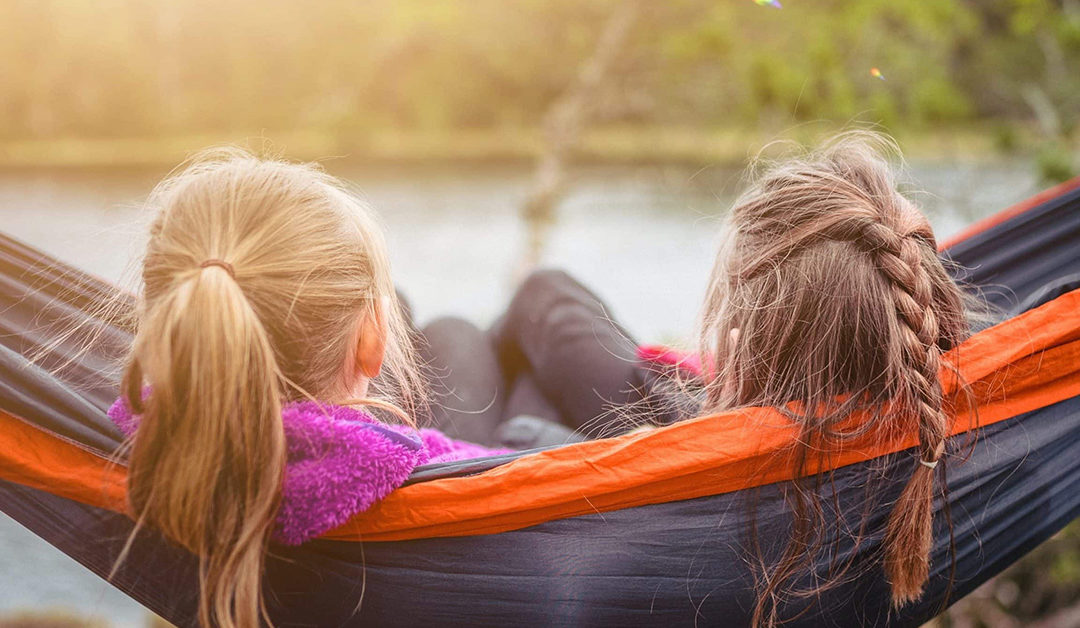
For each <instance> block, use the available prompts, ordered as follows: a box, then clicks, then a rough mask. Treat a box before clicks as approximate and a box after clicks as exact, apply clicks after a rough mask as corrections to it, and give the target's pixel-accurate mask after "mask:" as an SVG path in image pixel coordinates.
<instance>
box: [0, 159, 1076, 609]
mask: <svg viewBox="0 0 1080 628" xmlns="http://www.w3.org/2000/svg"><path fill="white" fill-rule="evenodd" d="M1078 245H1080V179H1076V180H1073V181H1071V182H1069V183H1066V184H1064V185H1062V186H1059V187H1058V188H1055V189H1053V190H1050V191H1048V192H1046V193H1044V194H1042V195H1040V196H1038V197H1036V198H1034V199H1032V200H1031V201H1029V202H1027V203H1024V204H1022V205H1020V206H1017V207H1014V208H1012V209H1010V210H1007V211H1006V212H1003V213H1002V214H1000V215H998V216H996V217H994V218H991V219H990V220H988V221H984V222H983V223H979V224H976V225H975V226H974V227H972V229H971V230H969V231H968V232H966V233H964V234H962V235H961V237H959V238H958V239H956V240H955V241H953V242H950V243H947V246H946V248H945V250H944V251H943V255H944V256H945V257H947V258H951V259H952V260H954V261H956V262H957V263H958V264H960V265H962V267H963V268H964V270H963V271H958V272H962V276H961V278H963V279H965V280H966V281H969V282H971V283H972V284H974V285H976V286H979V287H981V288H982V289H983V290H984V291H985V292H986V293H987V295H988V297H989V298H990V299H991V301H993V302H994V303H995V304H997V305H998V306H1000V307H1001V308H1002V310H1004V311H1007V312H1008V316H1007V319H1006V320H1005V321H1004V322H1001V323H999V324H998V325H995V326H993V327H991V328H989V329H986V330H983V331H980V332H979V333H977V334H976V335H974V336H973V337H972V338H971V339H970V340H969V341H967V342H966V343H964V345H962V346H961V347H959V348H958V349H957V350H956V352H957V353H956V356H955V357H956V359H957V361H958V363H959V365H960V368H961V371H962V373H963V375H964V377H965V379H966V380H967V381H968V382H970V383H972V386H973V390H974V391H975V394H976V397H977V400H978V405H979V411H978V416H977V421H978V425H977V426H976V425H975V422H976V418H975V415H974V414H972V413H970V412H965V411H960V412H958V413H957V416H956V418H955V421H954V424H953V428H952V434H953V436H952V437H951V441H952V442H953V444H954V445H957V446H959V447H960V449H961V450H962V451H964V452H965V453H966V454H967V455H966V457H963V458H964V459H962V460H960V459H958V458H961V457H953V458H950V459H949V461H948V463H947V464H948V468H947V476H948V480H947V485H948V501H949V505H950V507H951V512H952V525H953V531H954V539H955V553H954V554H953V553H950V535H949V534H948V530H947V528H946V523H945V521H943V519H944V518H943V517H937V519H936V525H937V530H936V533H935V542H934V547H933V553H932V563H931V575H930V580H929V583H928V586H927V590H926V594H925V595H924V597H923V598H922V599H921V600H920V601H919V602H917V603H915V604H911V605H909V606H906V607H904V608H903V609H900V610H898V611H897V610H891V609H890V604H889V589H888V584H887V583H886V582H885V580H884V577H883V574H882V571H881V568H880V566H879V565H878V560H879V555H880V534H879V533H875V534H872V535H871V536H870V537H869V538H868V539H866V540H864V541H863V542H862V543H860V544H855V543H853V542H852V540H851V539H850V538H848V535H839V536H837V537H836V538H831V539H829V541H830V544H829V545H828V547H829V551H827V552H823V553H822V558H821V559H820V563H821V564H820V565H817V567H818V575H826V574H827V569H828V565H829V564H831V561H833V560H840V561H850V562H851V564H852V565H853V569H852V570H851V571H850V574H853V575H852V577H848V578H845V579H844V580H843V582H841V583H840V584H839V585H838V586H836V587H834V588H832V589H830V590H828V591H826V592H824V593H822V594H820V595H818V596H814V597H808V598H792V599H790V600H787V601H785V603H784V605H783V606H782V608H781V614H782V616H784V617H790V618H793V619H792V621H791V622H790V624H791V625H808V626H809V625H813V626H822V625H824V626H869V625H897V626H918V625H920V624H922V623H923V622H925V621H926V620H928V619H929V618H931V617H933V616H934V615H936V614H938V613H940V612H941V611H943V610H944V609H945V608H946V607H947V605H948V604H949V603H951V602H952V601H955V600H957V599H959V598H960V597H962V596H964V595H965V594H967V593H969V592H970V591H972V590H973V589H974V588H975V587H977V586H978V585H979V584H981V583H983V582H985V581H986V580H987V579H988V578H990V577H992V576H993V575H995V574H997V573H999V572H1000V571H1001V570H1002V569H1004V568H1005V567H1007V566H1008V565H1010V564H1012V563H1013V562H1015V561H1016V560H1017V559H1019V558H1020V557H1021V556H1023V555H1024V554H1025V553H1027V552H1028V551H1030V550H1031V549H1032V548H1034V547H1035V546H1036V545H1038V544H1039V543H1041V542H1042V541H1044V540H1045V539H1047V538H1048V537H1050V536H1051V535H1052V534H1054V533H1055V532H1057V531H1058V530H1060V529H1061V528H1063V527H1064V526H1065V525H1067V524H1068V523H1069V522H1070V521H1072V520H1073V519H1074V518H1075V517H1077V516H1078V514H1080V456H1077V455H1076V451H1077V447H1080V290H1074V288H1076V287H1077V286H1078V285H1080V253H1078V251H1080V248H1078ZM115 295H116V291H115V288H113V287H112V286H111V285H109V284H108V283H106V282H104V281H102V280H99V279H97V278H94V277H92V276H90V275H88V274H85V273H82V272H80V271H78V270H76V269H73V268H70V267H68V266H65V265H64V264H63V263H61V262H59V261H57V260H55V259H53V258H50V257H48V256H46V255H44V254H43V253H41V252H39V251H36V250H34V249H32V248H30V247H28V246H26V245H23V244H20V243H19V242H17V241H15V240H13V239H11V238H8V237H5V236H2V235H0V510H2V511H3V512H4V513H6V514H7V515H9V516H11V517H12V518H14V519H15V520H17V521H19V522H20V523H21V524H22V525H24V526H26V527H27V528H29V529H30V530H31V531H33V532H34V533H36V534H37V535H38V536H40V537H41V538H43V539H45V540H46V541H48V542H49V543H51V544H52V545H54V546H55V547H57V548H58V549H60V550H61V551H63V552H64V553H66V554H67V555H69V556H71V557H73V558H74V559H75V560H77V561H79V562H80V563H81V564H83V565H84V566H86V567H87V568H89V569H90V570H92V571H93V572H95V573H97V574H98V575H100V576H102V577H106V576H107V574H108V573H109V572H110V570H111V569H112V567H113V564H114V562H115V559H116V557H117V556H118V554H119V552H120V551H121V549H122V547H123V545H124V543H125V541H126V540H127V538H128V535H129V533H130V531H131V529H132V522H131V520H130V519H129V518H128V517H127V516H126V515H125V514H124V509H125V484H124V477H125V469H124V467H123V466H122V464H110V462H109V459H110V455H111V454H112V453H113V452H114V451H115V449H116V447H117V446H118V445H119V443H120V434H119V433H118V432H117V431H116V430H115V429H114V428H113V426H112V424H111V423H110V421H109V420H108V419H107V417H106V416H105V414H104V409H105V408H106V407H107V406H108V404H109V403H111V401H112V400H113V398H114V397H115V395H116V394H117V392H116V391H117V388H118V386H117V375H118V374H117V373H116V372H115V370H114V368H115V367H114V365H115V358H116V357H117V356H118V355H119V354H120V352H122V351H123V350H124V348H125V347H126V345H127V344H128V343H129V342H130V339H131V332H130V329H128V328H127V327H126V326H125V325H126V323H125V320H126V319H125V318H124V317H105V316H98V315H95V314H94V313H93V312H95V311H96V310H97V308H96V305H97V304H99V303H100V302H101V301H102V300H103V299H106V298H110V297H115ZM121 305H122V306H124V305H126V306H127V307H130V303H129V302H125V301H123V299H121ZM74 320H82V321H87V322H89V323H90V325H89V328H91V329H92V330H93V331H94V332H95V333H96V335H97V342H95V343H94V345H93V348H92V349H91V350H89V351H84V352H79V351H78V350H77V347H79V346H81V343H82V341H83V340H84V339H83V338H76V337H64V336H61V335H58V334H59V332H58V330H60V329H63V328H65V327H66V326H68V325H69V324H70V323H71V321H74ZM31 357H33V358H34V361H31V359H30V358H31ZM945 385H946V388H951V387H952V386H954V385H955V382H952V381H951V380H948V379H946V380H945ZM748 415H752V416H749V417H748ZM748 418H749V419H751V420H748ZM751 423H752V424H758V425H760V424H766V425H770V424H771V425H775V426H776V427H775V429H771V428H760V427H759V428H755V429H749V428H747V427H746V426H747V425H748V424H751ZM792 437H793V433H792V431H791V429H790V426H787V425H785V424H784V422H783V421H782V419H781V418H780V417H778V416H776V415H775V413H773V412H772V411H770V410H767V409H749V410H743V411H738V412H731V413H725V414H721V415H716V416H709V417H702V418H698V419H693V420H689V421H684V422H681V423H677V424H674V425H671V426H668V427H665V428H662V429H657V430H654V431H651V432H648V433H643V434H636V435H628V436H622V437H617V438H611V439H605V440H600V441H590V442H585V443H578V444H573V445H567V446H564V447H559V448H555V449H548V450H543V451H531V452H521V453H518V454H513V455H507V456H498V457H493V458H485V459H481V460H473V461H466V462H461V463H448V464H441V465H430V466H427V467H422V468H420V469H418V470H417V471H416V472H414V474H413V476H412V477H411V478H410V480H409V483H408V484H407V485H406V486H404V487H402V488H400V489H398V490H397V491H395V492H394V493H392V494H391V495H390V496H389V497H388V498H387V499H385V500H384V501H382V502H381V503H379V504H377V505H376V506H375V507H373V508H372V509H370V510H368V511H367V512H364V513H360V514H359V515H357V516H355V517H354V518H353V519H352V520H350V521H349V522H348V523H346V524H345V525H343V526H341V527H340V528H337V529H335V530H332V531H331V532H329V533H328V534H326V535H324V536H323V537H322V538H320V539H317V540H315V541H312V542H309V543H307V544H305V545H302V546H299V547H293V548H287V547H276V546H275V547H272V548H271V555H270V558H269V560H268V564H267V575H266V587H267V589H266V590H267V602H268V605H269V607H270V612H271V615H272V617H273V619H274V621H275V624H276V625H278V626H288V625H304V626H315V625H318V626H328V625H386V624H398V625H401V624H404V625H417V624H421V623H425V624H433V625H470V626H475V625H507V624H514V625H521V624H525V625H531V624H559V625H564V624H573V625H579V624H583V625H627V624H632V625H663V626H668V625H676V624H677V625H688V624H699V625H700V624H703V625H717V624H722V625H743V624H746V623H747V622H748V617H749V612H750V610H751V609H752V602H753V599H754V593H753V587H754V582H753V572H752V571H751V570H750V569H749V568H748V567H747V564H746V561H747V560H751V559H753V558H754V556H756V554H755V553H753V552H749V551H748V549H747V541H748V539H747V532H746V531H747V522H748V518H749V515H750V512H751V511H750V506H751V503H752V504H753V505H755V507H756V512H757V515H756V526H757V530H758V535H759V536H758V538H759V539H763V540H775V539H784V538H786V537H785V535H786V530H787V529H788V525H789V523H790V515H789V510H788V508H787V506H786V505H785V504H786V502H785V498H784V489H785V487H786V486H787V485H788V482H787V480H790V479H791V477H792V474H793V471H792V468H791V465H790V463H789V462H787V459H786V458H784V457H783V456H782V455H780V454H781V453H782V452H783V451H784V448H785V447H786V446H788V445H789V444H790V443H791V439H792ZM915 444H916V443H915V441H914V439H909V440H906V441H896V442H887V443H883V442H876V443H875V444H873V445H865V446H854V447H851V448H850V449H848V450H845V451H843V452H842V453H840V454H837V455H835V456H832V457H831V458H830V459H828V460H824V461H822V462H821V463H820V465H819V467H816V468H815V469H816V470H817V471H820V472H822V473H829V474H830V475H831V479H832V482H833V486H835V491H836V498H835V501H833V500H832V493H831V492H829V493H827V495H828V496H829V499H828V500H826V503H825V508H826V513H825V514H826V516H827V517H829V518H831V519H832V520H834V521H835V523H836V525H835V526H832V527H834V528H835V529H843V528H844V526H845V525H846V526H849V527H850V526H854V525H856V524H857V523H858V522H859V521H860V520H861V518H862V516H863V509H862V508H861V504H862V503H863V501H864V500H865V497H866V494H867V493H866V492H867V490H868V488H867V486H868V484H867V483H868V478H869V479H870V480H869V481H870V482H872V483H873V490H874V491H875V495H880V496H881V498H882V503H883V504H886V505H887V504H889V503H891V502H892V500H894V499H895V498H896V496H897V495H898V494H899V491H900V488H901V486H902V484H903V480H904V479H905V478H907V477H908V476H909V475H910V473H911V471H912V468H913V465H914V464H915V456H914V453H913V447H914V446H915ZM877 510H880V511H881V512H871V513H870V514H869V525H870V527H869V529H870V530H880V529H881V526H882V523H883V522H884V520H885V517H886V516H887V514H888V512H887V510H888V509H887V508H879V509H877ZM853 513H854V514H853ZM361 541H363V542H361ZM783 545H784V543H783V542H779V546H781V547H782V546H783ZM762 551H763V552H764V555H765V557H766V558H769V557H770V556H772V557H775V554H776V551H778V550H777V548H773V547H769V546H768V544H763V548H762ZM953 556H955V564H954V563H953V561H952V558H951V557H953ZM196 568H197V563H196V560H195V558H194V557H193V556H192V555H191V554H189V553H187V552H186V551H185V550H183V549H180V548H178V547H177V546H176V545H174V544H172V543H170V542H168V541H167V540H165V539H164V538H162V537H161V536H160V535H158V534H157V533H156V532H153V531H145V532H142V533H140V534H139V535H138V537H137V538H136V539H135V541H134V544H133V546H132V548H131V551H130V554H129V556H128V558H127V560H126V561H125V562H124V563H123V564H122V566H121V567H120V569H119V570H118V571H117V573H116V574H115V576H114V577H113V579H112V580H111V582H112V584H113V585H114V586H116V587H118V588H119V589H121V590H122V591H124V592H125V593H126V594H127V595H129V596H131V597H132V598H134V599H135V600H137V601H139V602H140V603H142V604H143V605H145V606H146V607H148V608H149V609H151V610H152V611H154V612H155V613H158V614H159V615H161V616H162V617H164V618H165V619H167V620H169V621H170V622H172V623H174V624H176V625H178V626H194V625H196V619H195V617H196V603H197V588H198V584H197V576H196Z"/></svg>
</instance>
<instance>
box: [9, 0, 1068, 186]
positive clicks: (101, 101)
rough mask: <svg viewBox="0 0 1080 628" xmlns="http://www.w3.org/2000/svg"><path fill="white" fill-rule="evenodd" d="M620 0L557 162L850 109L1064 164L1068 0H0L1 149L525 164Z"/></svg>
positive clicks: (755, 134) (709, 152)
mask: <svg viewBox="0 0 1080 628" xmlns="http://www.w3.org/2000/svg"><path fill="white" fill-rule="evenodd" d="M635 2H637V3H638V4H640V6H639V7H638V11H639V12H640V13H641V16H640V18H639V19H637V20H636V21H635V22H634V26H633V29H632V31H631V33H630V34H629V35H628V36H627V37H626V41H625V42H624V43H622V44H621V46H620V50H619V51H618V54H617V55H615V56H614V61H613V62H612V63H611V67H610V69H609V70H608V71H607V72H606V73H605V76H604V77H603V81H602V85H601V86H600V88H599V89H598V90H596V92H595V97H594V98H590V101H589V103H588V106H589V109H590V111H589V120H590V123H589V129H588V130H587V132H585V133H584V134H583V137H582V140H581V142H580V145H579V146H578V147H577V148H576V149H575V151H574V154H575V155H576V156H578V157H581V158H585V159H595V160H613V161H642V160H646V161H664V160H674V161H688V162H698V163H702V162H704V163H710V162H716V161H725V162H728V161H739V160H745V157H746V154H747V152H748V151H749V150H753V149H754V148H756V147H759V146H761V145H762V144H763V143H765V142H767V141H769V140H772V139H775V138H778V137H790V136H797V137H798V136H800V135H801V136H806V135H808V134H811V135H812V134H813V133H815V132H820V131H821V129H822V128H827V129H834V128H836V127H838V126H845V125H851V124H856V123H869V124H875V125H880V126H881V127H882V128H884V129H885V130H888V131H891V132H893V133H894V134H895V135H897V136H898V138H899V139H900V141H901V143H902V144H905V148H908V146H909V145H910V146H911V147H912V148H911V150H914V151H915V153H916V154H918V155H919V156H920V157H921V156H923V155H922V154H921V153H925V154H926V156H934V155H937V156H941V157H945V158H948V157H950V156H952V155H954V154H959V155H961V156H964V155H978V156H983V155H987V154H993V152H994V151H995V150H996V151H1004V152H1009V151H1019V152H1020V153H1021V154H1023V155H1025V156H1028V157H1030V158H1031V159H1032V163H1033V164H1036V165H1037V166H1038V167H1039V168H1040V171H1042V172H1043V173H1044V174H1046V175H1047V178H1053V179H1060V178H1062V177H1063V176H1066V175H1068V174H1072V173H1073V172H1074V170H1075V168H1076V165H1077V164H1076V153H1077V122H1078V119H1080V75H1078V74H1077V73H1076V72H1074V71H1072V69H1073V68H1076V67H1080V0H1007V1H1002V2H997V1H995V2H924V1H922V0H894V1H893V2H889V3H882V2H877V1H876V0H843V1H841V0H828V1H825V0H815V1H814V2H802V1H799V0H790V1H789V2H786V3H784V8H783V9H781V10H775V9H772V8H769V7H761V6H758V5H756V4H755V3H753V2H750V1H749V0H745V1H744V0H727V1H721V2H715V1H705V0H669V1H667V2H663V3H657V2H641V0H589V1H586V2H582V1H580V0H524V1H522V2H513V3H506V2H501V1H498V0H475V1H473V2H456V1H452V0H371V1H369V2H364V3H356V2H351V1H349V0H326V1H324V2H318V3H311V4H310V6H307V5H306V6H305V8H304V10H303V11H302V12H301V11H297V10H296V9H295V6H296V5H295V3H293V2H290V1H288V0H259V1H255V0H229V1H228V2H204V1H196V0H190V1H178V0H168V1H165V0H163V1H161V2H155V3H146V2H139V1H136V0H104V1H95V2H91V1H90V0H71V1H68V2H64V3H61V4H57V3H53V2H13V3H3V4H0V24H5V25H7V26H9V28H7V29H5V30H6V32H5V37H3V38H0V76H2V77H3V83H4V87H5V89H4V90H2V91H0V111H2V112H3V113H4V115H3V116H0V165H73V164H83V165H138V164H143V163H147V162H154V163H171V162H174V161H175V160H176V157H177V155H181V156H182V154H183V153H187V152H190V151H191V150H194V149H196V148H198V147H201V146H204V145H206V144H207V143H222V142H235V141H238V140H240V141H243V140H250V139H251V138H256V139H258V138H263V137H265V138H269V139H270V140H272V141H273V143H274V145H275V146H283V147H284V149H285V150H287V151H289V152H290V153H292V152H293V151H295V152H296V153H297V155H298V156H301V157H308V156H311V157H326V156H339V155H349V156H353V157H357V158H363V159H378V160H410V161H411V160H430V159H447V160H457V159H486V160H495V159H531V158H533V157H534V156H535V155H536V154H537V153H538V152H539V150H540V148H539V146H540V144H541V143H542V141H543V132H544V129H543V128H542V127H543V122H544V120H545V114H546V113H547V112H548V110H549V108H550V107H551V106H552V104H553V103H554V102H556V101H557V100H558V98H559V97H560V95H562V94H563V92H564V90H565V89H566V86H567V85H570V84H572V83H573V82H574V81H575V79H576V78H577V77H578V76H579V74H581V73H582V72H583V71H584V69H583V67H582V65H583V63H584V62H585V61H586V60H588V59H589V58H590V55H592V54H593V51H594V49H595V47H596V40H597V37H598V34H599V33H601V32H602V31H603V28H604V25H605V23H606V20H608V19H609V16H610V15H611V14H612V13H613V12H615V11H616V10H617V9H619V8H620V6H622V5H625V4H627V3H635ZM106 18H107V19H106ZM11 26H14V28H11ZM872 68H877V69H878V70H879V76H877V77H875V76H872V75H871V69H872ZM825 121H827V122H825ZM807 126H808V127H810V130H809V131H806V130H805V129H804V127H807ZM988 149H989V150H988Z"/></svg>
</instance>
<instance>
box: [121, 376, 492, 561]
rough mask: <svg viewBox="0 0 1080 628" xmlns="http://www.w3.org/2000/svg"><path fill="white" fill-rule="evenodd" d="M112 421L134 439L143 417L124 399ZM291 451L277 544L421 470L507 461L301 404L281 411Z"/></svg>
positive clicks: (299, 538) (352, 510)
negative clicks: (487, 459) (484, 460)
mask: <svg viewBox="0 0 1080 628" xmlns="http://www.w3.org/2000/svg"><path fill="white" fill-rule="evenodd" d="M109 418H111V419H112V420H113V423H115V424H116V426H117V427H119V428H120V431H122V432H124V434H126V435H127V436H129V437H130V436H132V435H134V434H135V429H136V428H137V427H138V423H139V417H138V415H135V414H134V413H133V412H132V411H131V408H130V406H128V403H127V401H126V400H125V399H124V398H123V397H121V398H120V399H117V400H116V403H114V404H113V405H112V407H111V408H109ZM281 421H282V423H283V424H284V426H285V442H286V446H287V450H288V454H287V461H286V465H285V483H284V486H283V487H282V496H281V508H280V510H279V511H278V515H277V526H276V529H275V530H274V534H273V537H274V540H275V541H277V542H279V543H283V544H285V545H299V544H301V543H303V542H305V541H307V540H309V539H311V538H314V537H316V536H319V535H320V534H322V533H323V532H326V531H328V530H331V529H333V528H336V527H337V526H339V525H341V524H343V523H345V522H346V521H348V520H349V518H350V517H352V516H353V515H354V514H356V513H358V512H362V511H364V510H367V509H368V508H370V507H371V506H372V505H373V504H375V503H376V502H378V501H379V500H381V499H383V498H384V497H386V496H387V495H389V494H390V492H391V491H393V490H394V489H396V488H397V487H399V486H401V485H402V483H404V482H405V480H406V478H408V477H409V474H410V473H412V470H413V469H414V468H415V467H417V466H419V465H422V464H428V463H435V462H450V461H453V460H466V459H469V458H479V457H481V456H490V455H496V454H501V453H508V452H510V451H511V450H509V449H489V448H487V447H482V446H480V445H475V444H473V443H467V442H465V441H459V440H454V439H452V438H450V437H448V436H446V435H445V434H443V433H442V432H440V431H438V430H433V429H421V430H415V429H413V428H410V427H408V426H405V425H387V424H385V423H381V422H380V421H378V420H376V419H375V418H374V417H373V416H371V415H370V414H368V413H367V412H364V411H363V410H358V409H356V408H349V407H345V406H335V405H332V404H325V403H315V402H311V401H302V402H296V403H290V404H288V405H286V406H285V407H284V408H283V409H282V411H281Z"/></svg>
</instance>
